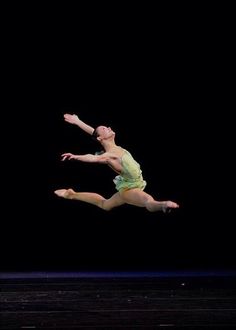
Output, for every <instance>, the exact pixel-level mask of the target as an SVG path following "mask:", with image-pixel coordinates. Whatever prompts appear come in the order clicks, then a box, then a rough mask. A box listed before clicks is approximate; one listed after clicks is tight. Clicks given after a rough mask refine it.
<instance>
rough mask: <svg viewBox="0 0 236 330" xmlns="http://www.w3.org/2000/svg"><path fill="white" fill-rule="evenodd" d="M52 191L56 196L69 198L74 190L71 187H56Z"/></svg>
mask: <svg viewBox="0 0 236 330" xmlns="http://www.w3.org/2000/svg"><path fill="white" fill-rule="evenodd" d="M54 193H55V194H56V195H57V196H58V197H62V198H66V199H71V198H72V196H73V194H74V193H75V191H74V190H73V189H58V190H55V191H54Z"/></svg>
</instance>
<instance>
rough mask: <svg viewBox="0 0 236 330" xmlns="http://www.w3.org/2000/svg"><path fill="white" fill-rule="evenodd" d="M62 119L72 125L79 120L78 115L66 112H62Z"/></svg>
mask: <svg viewBox="0 0 236 330" xmlns="http://www.w3.org/2000/svg"><path fill="white" fill-rule="evenodd" d="M64 119H65V121H66V122H68V123H70V124H74V125H77V124H78V121H79V117H78V116H77V115H70V114H68V113H65V114H64Z"/></svg>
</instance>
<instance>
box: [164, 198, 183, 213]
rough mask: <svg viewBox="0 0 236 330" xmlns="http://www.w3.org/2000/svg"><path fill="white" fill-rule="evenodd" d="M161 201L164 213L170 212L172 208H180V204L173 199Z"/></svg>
mask: <svg viewBox="0 0 236 330" xmlns="http://www.w3.org/2000/svg"><path fill="white" fill-rule="evenodd" d="M161 203H162V211H163V212H164V213H167V212H168V213H169V212H170V211H171V210H172V209H177V208H179V205H178V204H177V203H174V202H172V201H166V202H161Z"/></svg>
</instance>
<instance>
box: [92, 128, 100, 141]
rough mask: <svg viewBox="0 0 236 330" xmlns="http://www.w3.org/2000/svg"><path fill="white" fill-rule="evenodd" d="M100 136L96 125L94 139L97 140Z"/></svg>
mask: <svg viewBox="0 0 236 330" xmlns="http://www.w3.org/2000/svg"><path fill="white" fill-rule="evenodd" d="M98 137H99V135H98V132H97V127H96V128H95V130H94V131H93V134H92V139H93V140H95V141H97V138H98Z"/></svg>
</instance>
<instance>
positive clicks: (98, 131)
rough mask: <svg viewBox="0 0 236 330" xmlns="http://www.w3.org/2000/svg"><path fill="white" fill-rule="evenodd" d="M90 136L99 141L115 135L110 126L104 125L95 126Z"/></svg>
mask: <svg viewBox="0 0 236 330" xmlns="http://www.w3.org/2000/svg"><path fill="white" fill-rule="evenodd" d="M92 137H93V138H94V139H96V140H98V141H99V142H102V141H103V140H108V139H111V138H112V139H114V137H115V132H113V130H112V129H111V128H110V127H106V126H98V127H97V128H95V130H94V131H93V134H92Z"/></svg>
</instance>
